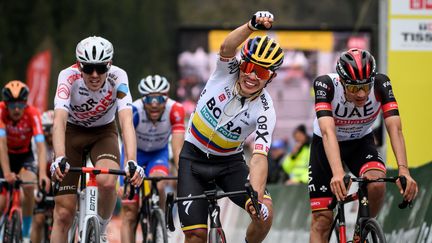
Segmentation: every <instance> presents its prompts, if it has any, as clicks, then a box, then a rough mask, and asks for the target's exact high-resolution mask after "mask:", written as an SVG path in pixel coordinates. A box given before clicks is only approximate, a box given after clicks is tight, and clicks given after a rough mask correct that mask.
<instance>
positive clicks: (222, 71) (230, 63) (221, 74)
mask: <svg viewBox="0 0 432 243" xmlns="http://www.w3.org/2000/svg"><path fill="white" fill-rule="evenodd" d="M238 65H239V63H238V60H237V58H236V57H235V56H234V57H231V58H226V57H222V56H219V55H218V57H217V61H216V69H215V70H214V72H213V73H212V74H211V75H210V78H209V82H212V81H216V82H223V81H226V79H227V75H228V76H235V79H237V76H238V71H239V68H238Z"/></svg>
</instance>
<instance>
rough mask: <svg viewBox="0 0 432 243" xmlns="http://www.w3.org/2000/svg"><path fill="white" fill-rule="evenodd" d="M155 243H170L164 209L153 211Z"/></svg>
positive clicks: (151, 225) (152, 227) (151, 223)
mask: <svg viewBox="0 0 432 243" xmlns="http://www.w3.org/2000/svg"><path fill="white" fill-rule="evenodd" d="M150 227H151V232H152V235H153V243H168V234H167V229H166V224H165V217H164V213H163V211H162V209H160V208H158V209H155V210H153V212H152V215H151V221H150Z"/></svg>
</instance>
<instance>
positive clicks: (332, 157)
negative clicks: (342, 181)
mask: <svg viewBox="0 0 432 243" xmlns="http://www.w3.org/2000/svg"><path fill="white" fill-rule="evenodd" d="M318 124H319V127H320V129H321V134H322V140H323V145H324V150H325V153H326V156H327V159H328V161H329V164H330V167H331V170H332V173H333V176H335V175H342V177H343V175H345V172H344V169H343V166H342V159H341V157H340V153H339V143H338V141H337V137H336V126H335V123H334V119H333V117H330V116H323V117H320V118H319V119H318Z"/></svg>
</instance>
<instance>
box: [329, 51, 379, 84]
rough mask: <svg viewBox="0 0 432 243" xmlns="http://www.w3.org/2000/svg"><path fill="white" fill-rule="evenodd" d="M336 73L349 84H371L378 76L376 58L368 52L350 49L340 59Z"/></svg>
mask: <svg viewBox="0 0 432 243" xmlns="http://www.w3.org/2000/svg"><path fill="white" fill-rule="evenodd" d="M336 72H337V73H338V74H339V76H340V77H341V78H342V79H343V80H344V81H345V82H346V83H347V84H365V83H370V82H372V81H373V79H374V77H375V74H376V63H375V58H374V57H373V56H372V55H371V54H370V53H369V52H368V51H365V50H362V49H358V48H353V49H349V50H348V51H346V52H343V53H342V54H341V56H340V57H339V60H338V62H337V64H336Z"/></svg>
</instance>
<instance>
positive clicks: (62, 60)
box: [0, 0, 432, 242]
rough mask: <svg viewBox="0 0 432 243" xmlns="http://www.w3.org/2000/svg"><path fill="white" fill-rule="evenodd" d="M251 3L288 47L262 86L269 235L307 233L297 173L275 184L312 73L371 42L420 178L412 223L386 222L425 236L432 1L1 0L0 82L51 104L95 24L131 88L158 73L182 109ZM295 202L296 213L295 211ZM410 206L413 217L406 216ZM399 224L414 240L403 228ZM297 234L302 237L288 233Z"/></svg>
mask: <svg viewBox="0 0 432 243" xmlns="http://www.w3.org/2000/svg"><path fill="white" fill-rule="evenodd" d="M257 10H269V11H270V12H272V13H273V14H274V15H275V24H274V28H273V29H272V31H270V32H268V33H267V34H268V35H270V36H271V37H273V38H275V39H276V40H277V41H278V42H279V43H281V45H282V47H283V48H284V51H285V61H284V63H283V65H282V68H281V69H280V71H279V75H278V77H277V79H276V80H274V81H273V83H272V84H271V85H269V86H268V88H269V92H270V93H271V95H272V98H273V100H274V105H275V108H276V110H277V116H278V120H277V126H276V130H275V133H274V141H275V145H274V146H273V149H272V152H271V153H273V155H272V157H271V159H270V161H271V162H272V161H273V162H274V170H275V172H272V173H271V175H277V176H274V177H272V180H274V181H269V183H275V184H276V185H275V186H274V188H273V189H272V190H273V192H274V193H275V194H277V195H280V200H281V201H280V203H281V204H279V206H276V209H280V210H281V212H283V213H281V215H279V216H277V217H276V218H275V219H276V220H275V226H274V230H273V229H272V232H274V233H272V236H271V237H270V239H272V241H268V242H277V241H278V239H279V238H277V237H279V236H280V237H281V239H285V240H286V239H288V238H289V239H292V240H294V239H297V240H300V239H303V240H304V239H305V238H304V237H307V233H308V229H307V227H308V220H307V219H308V208H307V207H306V208H302V205H303V206H304V204H305V202H308V199H307V194H306V192H307V188H306V187H305V184H302V183H305V182H300V184H298V183H294V184H295V185H293V186H292V187H285V186H283V187H278V186H281V185H284V184H292V183H291V182H289V173H290V172H289V167H288V166H285V167H284V166H283V163H284V161H285V159H284V158H285V157H286V156H288V155H289V154H290V153H291V152H293V149H294V148H296V147H297V148H298V146H299V144H300V145H304V144H307V141H308V139H307V137H308V136H310V135H311V133H312V131H311V127H312V120H313V118H314V111H313V99H312V93H311V82H312V80H313V79H314V78H315V77H316V76H318V75H322V74H325V73H328V72H334V66H335V63H336V60H337V57H338V55H339V54H340V52H341V51H344V50H346V49H347V48H352V47H360V48H364V49H367V50H369V51H370V52H371V53H372V54H373V55H374V56H375V58H376V59H377V62H378V71H379V72H384V73H388V75H389V76H390V79H391V80H392V85H393V90H394V92H395V96H396V98H397V100H398V103H399V108H400V113H401V117H402V121H403V125H404V135H405V139H406V144H407V150H408V156H409V164H410V166H411V167H412V168H416V167H417V169H414V170H416V171H418V173H419V174H418V177H415V178H416V179H417V180H418V181H419V184H420V185H421V193H420V197H419V199H418V201H419V202H418V203H417V204H416V205H419V206H418V208H417V211H415V212H408V213H406V217H407V218H408V219H410V220H411V221H409V222H408V225H406V222H405V225H400V226H394V225H392V226H387V225H388V224H387V225H386V224H385V227H388V228H385V229H386V234H389V235H391V234H393V236H395V237H394V239H395V241H392V242H397V241H396V239H398V240H399V242H415V241H417V242H432V236H431V234H430V233H429V234H428V233H427V232H432V230H430V227H431V222H432V207H430V206H429V205H430V201H431V195H432V193H430V192H429V193H427V191H430V190H431V189H429V188H431V186H428V185H430V183H431V182H428V181H427V180H425V181H424V182H423V181H422V178H423V179H425V177H421V176H420V174H421V173H426V172H432V169H431V166H430V165H431V164H430V163H429V162H430V161H431V159H432V150H431V149H430V144H431V143H430V141H429V140H430V137H432V132H431V129H430V120H431V119H432V115H431V112H430V110H431V109H430V108H429V105H428V104H429V103H430V101H429V96H430V91H429V90H428V88H427V87H429V86H430V82H431V78H430V74H429V69H430V67H431V66H432V1H430V0H363V1H358V0H320V1H305V0H272V1H268V0H244V1H232V0H218V1H213V0H164V1H149V0H123V1H108V0H75V1H56V0H32V1H30V0H27V1H25V0H22V1H11V0H2V1H0V16H1V18H0V83H1V86H3V85H4V84H5V83H6V82H7V81H9V80H12V79H19V80H22V81H24V82H27V83H28V84H29V86H30V88H31V92H32V97H33V98H32V102H33V103H34V104H35V105H37V106H38V107H39V109H40V110H41V111H44V110H46V109H51V108H53V97H54V94H55V91H56V83H57V76H58V73H59V72H60V71H61V70H62V69H64V68H66V67H68V66H70V65H72V64H74V63H75V47H76V44H77V43H78V42H79V41H80V40H82V39H83V38H86V37H88V36H92V35H97V36H102V37H104V38H106V39H108V40H109V41H111V42H112V44H113V45H114V65H117V66H119V67H121V68H123V69H124V70H126V72H127V73H128V77H129V84H130V89H131V92H132V96H133V98H134V99H137V98H139V96H138V92H137V88H136V87H137V85H138V82H139V80H140V79H141V78H143V77H145V76H147V75H149V74H156V73H157V74H161V75H164V76H166V77H167V78H168V80H169V81H170V82H171V84H172V87H173V88H172V89H171V96H172V97H173V98H175V99H177V100H179V101H181V102H182V103H183V104H184V106H185V108H186V110H187V113H188V114H190V113H191V112H192V111H193V109H194V107H195V102H196V100H197V98H198V96H199V93H200V91H201V89H202V88H203V87H204V85H205V82H206V81H207V79H208V77H209V75H210V73H211V72H212V70H213V68H214V64H215V57H216V54H217V53H218V48H219V45H220V43H221V42H222V40H223V38H224V37H225V36H226V35H227V34H228V33H229V31H230V30H232V29H234V28H236V27H237V26H239V25H241V24H243V23H246V22H247V21H248V20H249V19H250V17H251V16H252V14H253V13H255V12H256V11H257ZM255 34H263V32H261V33H260V32H257V33H255ZM299 127H301V129H300V131H301V132H302V133H304V135H303V137H300V138H298V137H296V135H295V134H296V133H297V132H298V131H299V130H298V129H299ZM375 129H376V139H377V140H376V142H377V144H378V145H379V146H380V150H381V152H382V154H383V156H384V157H386V158H387V161H388V166H389V168H392V167H393V168H394V165H395V160H394V157H393V155H392V153H391V146H389V145H388V142H387V140H386V136H385V131H384V130H385V129H384V128H383V124H382V121H381V120H380V121H378V122H377V123H376V125H375ZM303 131H304V132H303ZM299 136H302V135H299ZM270 166H272V164H271V165H270ZM271 168H272V167H271ZM420 171H422V172H420ZM425 171H426V172H425ZM416 173H417V172H414V175H417V174H416ZM426 177H427V176H426ZM306 183H307V181H306ZM278 184H279V185H278ZM270 187H272V186H270ZM281 192H284V193H282V194H281ZM290 195H291V196H290ZM303 196H304V200H303V201H299V200H298V198H303ZM287 197H292V200H294V199H296V200H294V201H292V203H293V204H292V206H290V205H285V204H286V202H288V201H290V200H291V199H290V200H287ZM275 198H276V197H275ZM276 203H277V202H275V204H276ZM276 205H278V204H276ZM295 205H297V206H298V207H296V206H295ZM390 208H391V206H390V205H389V210H388V212H391V210H390ZM419 210H420V211H419ZM230 212H232V211H230ZM292 212H294V213H297V214H296V215H295V217H294V216H293V215H291V214H290V213H292ZM299 212H301V213H299ZM413 213H419V215H420V216H419V217H414V216H412V215H413ZM398 214H399V213H396V215H398ZM388 215H389V216H388V217H390V219H389V218H386V219H385V217H384V216H383V219H381V222H382V223H385V222H386V220H387V222H391V221H392V220H391V217H395V215H393V216H392V214H388ZM414 215H415V214H414ZM243 216H244V215H243ZM287 217H288V218H290V219H291V221H289V223H287V222H288V221H287V220H286V218H287ZM236 219H237V220H236V224H237V223H238V224H240V225H241V227H240V226H239V227H238V228H242V227H243V226H244V225H243V224H242V223H241V222H240V223H239V221H241V217H240V218H238V217H237V218H236ZM239 219H240V220H239ZM294 219H297V220H300V219H302V220H304V224H303V223H297V224H296V221H295V220H294ZM278 220H279V221H278ZM293 220H294V221H293ZM416 220H417V221H416ZM231 221H232V220H231ZM245 222H246V221H245ZM393 223H394V222H393ZM236 224H234V225H236ZM244 224H245V223H244ZM299 224H300V225H302V226H299ZM230 229H231V231H232V229H237V228H236V227H232V228H230ZM281 232H282V233H281ZM299 232H300V233H299ZM395 232H396V233H395ZM406 232H410V236H413V237H414V239H416V240H413V241H411V240H406V238H403V237H402V238H401V235H402V236H403V235H406ZM413 232H414V233H413ZM425 232H426V233H425ZM275 235H279V236H275ZM296 235H297V236H298V237H300V238H292V237H295V236H296ZM299 235H300V236H299ZM428 235H429V236H428ZM287 237H288V238H287ZM290 237H291V238H290ZM302 237H303V238H302ZM280 242H282V241H280ZM285 242H288V241H285Z"/></svg>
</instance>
